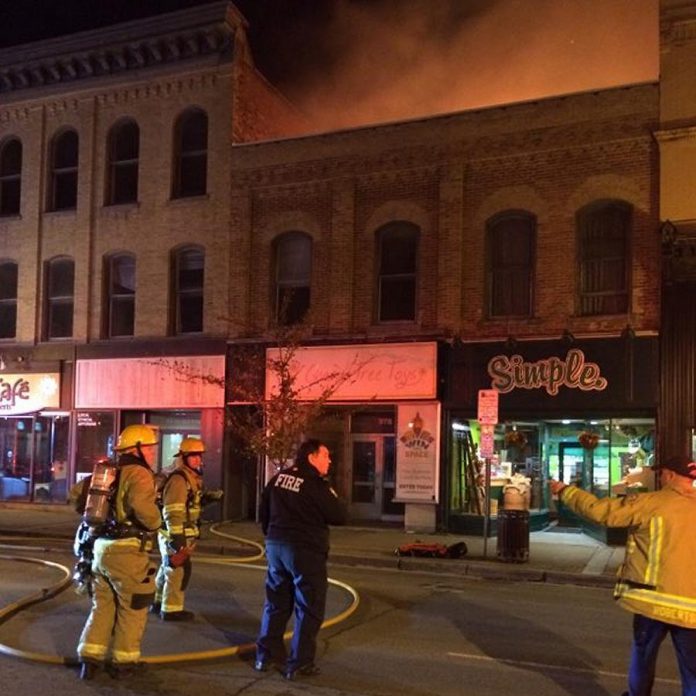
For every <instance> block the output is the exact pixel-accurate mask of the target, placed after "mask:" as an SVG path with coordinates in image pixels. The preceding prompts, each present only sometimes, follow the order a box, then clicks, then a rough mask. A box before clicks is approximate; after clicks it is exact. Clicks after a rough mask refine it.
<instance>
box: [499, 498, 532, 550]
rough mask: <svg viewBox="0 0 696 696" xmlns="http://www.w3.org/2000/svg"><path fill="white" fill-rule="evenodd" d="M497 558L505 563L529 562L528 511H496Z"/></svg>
mask: <svg viewBox="0 0 696 696" xmlns="http://www.w3.org/2000/svg"><path fill="white" fill-rule="evenodd" d="M498 558H499V559H500V560H501V561H505V563H526V562H527V561H528V560H529V510H505V509H502V510H498Z"/></svg>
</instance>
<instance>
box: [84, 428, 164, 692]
mask: <svg viewBox="0 0 696 696" xmlns="http://www.w3.org/2000/svg"><path fill="white" fill-rule="evenodd" d="M115 449H116V451H117V453H118V455H119V456H118V473H117V479H116V482H115V484H114V491H113V494H112V497H111V499H110V501H109V514H108V518H107V521H106V522H105V523H104V524H102V525H99V526H97V527H95V530H94V535H95V538H94V542H93V560H92V567H91V574H92V581H91V584H92V609H91V612H90V614H89V617H88V618H87V622H86V623H85V626H84V628H83V630H82V635H81V636H80V640H79V643H78V646H77V653H78V656H79V659H80V663H81V669H80V678H81V679H91V678H93V677H94V676H95V673H96V671H97V670H98V669H99V668H100V667H103V666H105V665H106V664H107V659H108V657H109V648H111V650H110V659H111V661H110V663H109V664H108V665H107V667H108V670H109V672H110V673H111V676H112V677H114V678H117V679H120V678H123V677H126V676H130V675H131V674H133V673H134V672H135V671H137V670H138V668H140V667H141V666H142V663H140V644H141V641H142V636H143V632H144V630H145V624H146V622H147V609H148V606H149V605H150V604H151V603H152V598H153V597H154V593H155V572H156V569H155V567H154V566H153V565H152V564H151V563H150V560H149V557H148V551H150V550H151V548H152V545H153V539H154V535H155V534H156V532H157V530H158V529H159V527H160V526H161V523H162V518H161V516H160V511H159V508H158V507H157V503H156V498H155V482H154V474H153V470H152V467H153V466H154V465H155V463H156V458H157V434H156V432H155V431H154V430H153V429H152V428H150V427H149V426H147V425H129V426H128V427H127V428H125V429H124V430H123V432H122V433H121V435H120V437H119V439H118V443H117V445H116V448H115Z"/></svg>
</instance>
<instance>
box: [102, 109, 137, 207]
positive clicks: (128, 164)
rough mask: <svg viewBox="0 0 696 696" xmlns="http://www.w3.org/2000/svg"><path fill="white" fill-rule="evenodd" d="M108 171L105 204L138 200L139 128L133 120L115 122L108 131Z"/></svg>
mask: <svg viewBox="0 0 696 696" xmlns="http://www.w3.org/2000/svg"><path fill="white" fill-rule="evenodd" d="M108 148H109V149H108V151H109V172H108V184H107V192H106V204H107V205H118V204H120V203H135V202H136V201H137V200H138V157H139V155H140V129H139V128H138V124H137V123H136V122H135V121H122V122H120V123H117V124H116V125H115V126H114V127H113V128H112V129H111V131H110V132H109V144H108Z"/></svg>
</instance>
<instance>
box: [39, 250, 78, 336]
mask: <svg viewBox="0 0 696 696" xmlns="http://www.w3.org/2000/svg"><path fill="white" fill-rule="evenodd" d="M45 278H46V281H45V283H46V285H45V287H46V300H45V311H44V317H45V319H44V321H45V324H44V325H45V332H44V335H45V336H46V338H47V339H49V340H50V339H53V338H70V337H71V336H72V334H73V308H74V302H75V262H74V261H73V260H72V259H71V258H69V257H65V256H64V257H60V258H56V259H51V260H50V261H47V262H46V276H45Z"/></svg>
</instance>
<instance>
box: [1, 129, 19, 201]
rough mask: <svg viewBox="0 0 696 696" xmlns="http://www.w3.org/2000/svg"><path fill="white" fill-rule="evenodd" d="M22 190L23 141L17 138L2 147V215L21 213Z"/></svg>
mask: <svg viewBox="0 0 696 696" xmlns="http://www.w3.org/2000/svg"><path fill="white" fill-rule="evenodd" d="M21 191H22V143H21V142H20V141H19V140H17V139H16V138H12V139H11V140H8V141H7V142H5V143H4V144H3V146H2V148H0V215H19V203H20V199H21Z"/></svg>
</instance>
